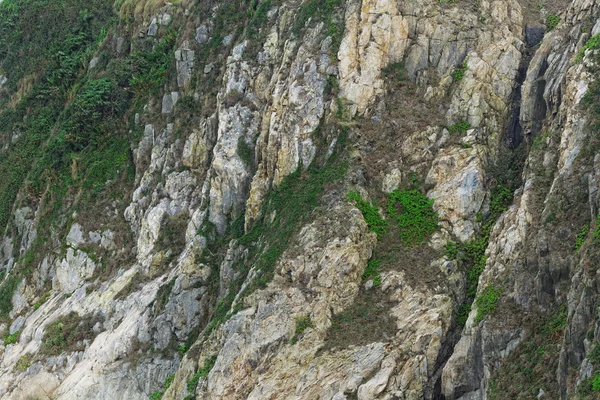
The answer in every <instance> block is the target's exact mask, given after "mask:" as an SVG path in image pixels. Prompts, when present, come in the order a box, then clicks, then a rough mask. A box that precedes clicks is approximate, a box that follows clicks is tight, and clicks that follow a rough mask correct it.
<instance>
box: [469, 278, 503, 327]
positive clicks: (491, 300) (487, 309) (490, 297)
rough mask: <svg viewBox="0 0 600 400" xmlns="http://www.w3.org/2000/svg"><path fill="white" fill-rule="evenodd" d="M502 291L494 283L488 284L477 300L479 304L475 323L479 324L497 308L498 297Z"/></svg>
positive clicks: (476, 303) (476, 302)
mask: <svg viewBox="0 0 600 400" xmlns="http://www.w3.org/2000/svg"><path fill="white" fill-rule="evenodd" d="M501 293H502V290H501V289H497V288H496V287H495V286H494V285H488V286H486V288H485V289H483V291H482V292H481V294H480V295H479V296H478V297H477V299H476V300H475V305H476V306H477V315H476V316H475V321H474V324H477V323H479V322H481V321H483V320H484V319H485V317H486V316H487V315H489V314H491V313H493V312H494V311H495V310H496V306H497V305H498V299H499V298H500V294H501Z"/></svg>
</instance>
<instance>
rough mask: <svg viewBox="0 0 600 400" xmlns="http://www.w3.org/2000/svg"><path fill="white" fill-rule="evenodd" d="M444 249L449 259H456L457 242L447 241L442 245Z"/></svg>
mask: <svg viewBox="0 0 600 400" xmlns="http://www.w3.org/2000/svg"><path fill="white" fill-rule="evenodd" d="M444 250H445V253H446V257H448V258H449V259H451V260H456V257H457V256H458V244H456V243H454V242H448V243H446V244H445V245H444Z"/></svg>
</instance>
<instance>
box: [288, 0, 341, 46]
mask: <svg viewBox="0 0 600 400" xmlns="http://www.w3.org/2000/svg"><path fill="white" fill-rule="evenodd" d="M342 4H343V2H342V0H307V1H305V2H304V3H303V4H302V5H301V6H300V9H299V10H298V12H297V14H296V16H295V22H294V25H293V27H292V33H294V34H295V35H298V34H299V33H300V31H301V30H302V28H304V27H305V26H306V24H307V22H308V21H309V20H310V21H311V22H315V21H316V22H320V21H322V22H324V24H325V36H330V37H331V39H332V44H331V49H332V52H333V53H334V54H335V53H337V50H338V49H339V47H340V43H341V42H342V34H343V32H344V19H343V16H342V17H340V18H339V20H336V19H335V18H334V11H335V10H336V9H337V8H338V7H339V6H341V5H342Z"/></svg>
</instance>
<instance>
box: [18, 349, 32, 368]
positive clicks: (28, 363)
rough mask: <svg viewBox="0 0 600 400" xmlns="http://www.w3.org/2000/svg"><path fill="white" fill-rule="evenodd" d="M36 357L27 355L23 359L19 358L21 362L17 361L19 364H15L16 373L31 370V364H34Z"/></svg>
mask: <svg viewBox="0 0 600 400" xmlns="http://www.w3.org/2000/svg"><path fill="white" fill-rule="evenodd" d="M33 360H34V357H33V354H31V353H27V354H24V355H22V356H21V358H19V361H17V363H16V364H15V371H19V372H23V371H26V370H27V368H29V367H30V366H31V363H32V362H33Z"/></svg>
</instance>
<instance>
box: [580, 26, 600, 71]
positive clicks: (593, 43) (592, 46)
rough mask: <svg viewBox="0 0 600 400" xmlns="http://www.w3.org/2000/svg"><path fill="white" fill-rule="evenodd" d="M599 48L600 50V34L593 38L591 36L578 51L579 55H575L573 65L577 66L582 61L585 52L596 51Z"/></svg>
mask: <svg viewBox="0 0 600 400" xmlns="http://www.w3.org/2000/svg"><path fill="white" fill-rule="evenodd" d="M599 48H600V33H597V34H595V35H594V36H592V37H591V38H590V39H589V40H588V41H587V42H585V44H584V45H583V47H582V48H581V50H579V53H577V57H575V63H576V64H577V63H579V62H580V61H581V60H583V57H584V56H585V52H586V51H587V50H597V49H599Z"/></svg>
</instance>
